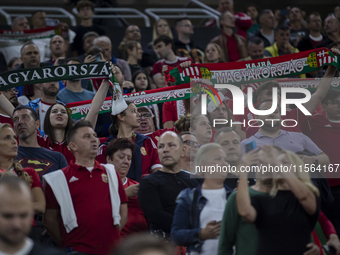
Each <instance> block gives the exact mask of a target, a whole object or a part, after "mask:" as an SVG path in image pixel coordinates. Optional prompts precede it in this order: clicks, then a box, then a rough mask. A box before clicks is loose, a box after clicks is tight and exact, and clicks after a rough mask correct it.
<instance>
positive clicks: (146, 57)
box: [123, 25, 158, 73]
mask: <svg viewBox="0 0 340 255" xmlns="http://www.w3.org/2000/svg"><path fill="white" fill-rule="evenodd" d="M141 40H142V34H141V30H140V28H139V27H138V26H137V25H130V26H128V27H127V28H126V30H125V36H124V38H123V41H125V42H128V41H137V42H139V43H140V42H141ZM157 59H158V58H157V55H156V53H155V52H154V50H153V49H147V48H144V49H143V55H142V61H141V64H140V65H141V66H142V67H143V68H146V69H147V71H148V73H151V70H149V67H152V65H153V64H154V63H155V62H156V61H157Z"/></svg>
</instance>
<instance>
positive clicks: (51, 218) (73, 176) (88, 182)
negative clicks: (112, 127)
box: [44, 121, 128, 254]
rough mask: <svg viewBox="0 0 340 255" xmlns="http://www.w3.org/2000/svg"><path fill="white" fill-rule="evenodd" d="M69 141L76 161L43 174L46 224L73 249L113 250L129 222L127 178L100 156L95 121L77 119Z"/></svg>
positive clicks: (56, 239)
mask: <svg viewBox="0 0 340 255" xmlns="http://www.w3.org/2000/svg"><path fill="white" fill-rule="evenodd" d="M67 142H68V146H69V148H70V149H71V151H72V152H73V154H74V156H75V161H72V162H71V163H70V165H69V166H68V167H66V168H63V169H62V170H60V171H57V172H55V173H54V175H49V176H47V175H46V176H45V177H44V179H45V181H46V182H47V183H48V185H47V187H46V190H45V196H46V212H45V215H44V225H45V226H46V229H47V231H48V233H49V234H50V236H51V237H52V239H53V240H54V242H56V243H57V244H60V245H61V246H62V247H63V248H64V249H65V250H66V251H67V252H68V253H72V254H84V253H86V254H108V252H109V250H110V248H111V246H112V245H113V244H115V243H116V242H117V241H118V240H119V238H120V229H122V228H123V227H124V225H125V223H126V221H127V204H126V203H127V201H128V200H127V197H126V194H125V191H124V188H123V184H122V181H121V179H120V177H119V175H118V173H117V172H116V171H115V169H114V166H113V165H110V164H107V165H102V164H100V163H99V162H98V161H96V160H95V158H96V156H97V152H98V146H99V140H98V138H97V135H96V133H95V132H94V131H93V129H92V124H91V123H90V122H88V121H79V122H77V123H76V124H75V125H74V127H73V128H72V129H71V130H70V131H69V132H68V135H67ZM71 197H72V198H71Z"/></svg>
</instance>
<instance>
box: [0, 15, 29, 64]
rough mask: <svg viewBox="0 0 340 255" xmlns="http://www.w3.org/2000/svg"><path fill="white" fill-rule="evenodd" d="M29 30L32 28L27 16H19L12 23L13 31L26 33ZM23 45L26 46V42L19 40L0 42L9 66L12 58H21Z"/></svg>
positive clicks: (0, 50)
mask: <svg viewBox="0 0 340 255" xmlns="http://www.w3.org/2000/svg"><path fill="white" fill-rule="evenodd" d="M29 29H30V27H29V25H28V21H27V19H26V17H25V16H18V17H16V18H15V19H14V20H13V21H12V30H13V31H24V30H29ZM23 45H25V42H22V41H17V40H1V41H0V52H1V53H2V55H3V56H4V58H5V61H6V64H7V65H8V64H9V61H10V60H11V59H12V58H14V57H19V56H20V52H21V49H22V46H23Z"/></svg>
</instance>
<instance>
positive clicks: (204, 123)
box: [189, 114, 212, 145]
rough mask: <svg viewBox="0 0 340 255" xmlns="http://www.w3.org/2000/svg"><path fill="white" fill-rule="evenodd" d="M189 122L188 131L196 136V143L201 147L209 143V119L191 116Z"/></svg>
mask: <svg viewBox="0 0 340 255" xmlns="http://www.w3.org/2000/svg"><path fill="white" fill-rule="evenodd" d="M190 122H191V123H190V125H191V126H190V128H189V131H190V132H193V133H194V134H195V135H196V138H197V141H198V142H199V143H200V144H202V145H204V144H207V143H209V142H210V140H211V137H212V129H211V124H210V121H209V119H208V118H207V117H206V116H205V115H196V114H192V115H191V116H190Z"/></svg>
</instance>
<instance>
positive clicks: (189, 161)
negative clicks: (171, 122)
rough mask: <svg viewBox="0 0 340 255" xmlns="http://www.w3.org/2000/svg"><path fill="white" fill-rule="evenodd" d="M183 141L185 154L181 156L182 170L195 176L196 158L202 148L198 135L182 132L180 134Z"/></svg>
mask: <svg viewBox="0 0 340 255" xmlns="http://www.w3.org/2000/svg"><path fill="white" fill-rule="evenodd" d="M179 135H180V137H182V139H183V143H184V146H183V147H184V153H183V154H182V156H181V170H182V171H183V172H186V173H188V174H195V164H194V161H195V156H196V154H197V151H198V150H199V148H200V147H201V144H199V143H198V141H197V138H196V135H195V134H194V133H192V132H182V133H180V134H179Z"/></svg>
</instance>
